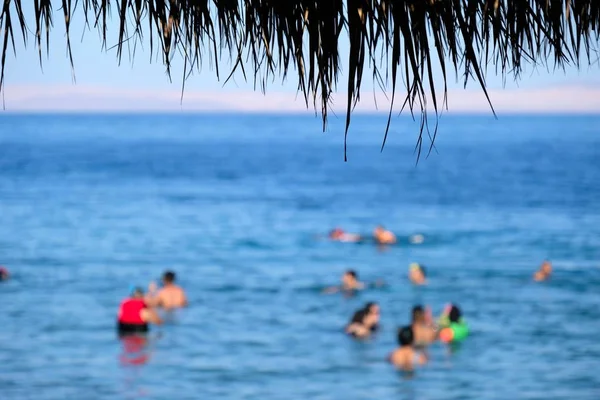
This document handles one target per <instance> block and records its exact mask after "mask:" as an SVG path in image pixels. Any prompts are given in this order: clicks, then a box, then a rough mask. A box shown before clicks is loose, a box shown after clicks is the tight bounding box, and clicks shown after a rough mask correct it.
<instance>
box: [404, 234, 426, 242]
mask: <svg viewBox="0 0 600 400" xmlns="http://www.w3.org/2000/svg"><path fill="white" fill-rule="evenodd" d="M408 241H409V242H410V243H411V244H421V243H423V242H424V241H425V236H423V235H421V234H417V235H412V236H411V237H410V238H409V239H408Z"/></svg>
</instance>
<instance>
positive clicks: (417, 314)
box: [412, 304, 425, 322]
mask: <svg viewBox="0 0 600 400" xmlns="http://www.w3.org/2000/svg"><path fill="white" fill-rule="evenodd" d="M424 316H425V309H424V308H423V306H422V305H420V304H418V305H416V306H414V307H413V309H412V322H416V321H417V320H418V319H422V318H423V317H424Z"/></svg>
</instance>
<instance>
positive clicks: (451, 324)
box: [438, 304, 469, 343]
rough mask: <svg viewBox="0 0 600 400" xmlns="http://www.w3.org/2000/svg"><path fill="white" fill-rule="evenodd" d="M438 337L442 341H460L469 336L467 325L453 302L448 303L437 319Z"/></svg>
mask: <svg viewBox="0 0 600 400" xmlns="http://www.w3.org/2000/svg"><path fill="white" fill-rule="evenodd" d="M438 324H439V326H440V331H439V338H440V340H441V341H442V342H444V343H456V342H461V341H463V340H465V339H466V337H467V336H469V326H468V325H467V324H466V322H465V321H464V319H463V318H462V312H461V311H460V308H458V306H457V305H455V304H448V305H447V306H446V307H445V308H444V311H443V312H442V315H441V316H440V318H439V320H438Z"/></svg>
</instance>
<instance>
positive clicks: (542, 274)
mask: <svg viewBox="0 0 600 400" xmlns="http://www.w3.org/2000/svg"><path fill="white" fill-rule="evenodd" d="M550 275H552V264H550V261H547V260H545V261H544V262H543V263H542V265H541V266H540V269H539V270H537V271H536V272H535V274H534V275H533V279H534V280H535V281H537V282H541V281H545V280H547V279H548V278H550Z"/></svg>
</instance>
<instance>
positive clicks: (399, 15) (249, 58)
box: [0, 0, 600, 152]
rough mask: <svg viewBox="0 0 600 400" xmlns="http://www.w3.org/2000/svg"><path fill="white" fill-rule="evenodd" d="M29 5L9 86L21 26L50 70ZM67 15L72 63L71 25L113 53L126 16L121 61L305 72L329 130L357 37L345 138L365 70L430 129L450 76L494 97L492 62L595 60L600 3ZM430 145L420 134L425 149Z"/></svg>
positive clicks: (120, 6)
mask: <svg viewBox="0 0 600 400" xmlns="http://www.w3.org/2000/svg"><path fill="white" fill-rule="evenodd" d="M22 3H23V2H22V1H21V0H4V2H3V5H2V8H1V11H0V35H2V36H1V37H0V40H1V42H0V43H1V46H2V59H1V70H0V90H2V87H3V85H4V65H5V60H6V53H7V49H8V45H9V42H10V44H11V46H12V47H13V49H14V48H15V46H14V41H15V34H14V30H15V29H16V28H19V29H20V31H21V37H22V40H23V41H24V42H25V44H27V39H28V34H29V33H28V28H31V27H33V26H35V31H34V32H35V33H34V39H35V41H34V43H35V46H36V47H37V49H38V53H39V59H40V64H41V63H42V48H43V47H44V43H43V42H44V41H45V46H46V52H48V51H49V43H48V42H49V31H50V29H51V28H52V27H53V6H52V5H53V2H52V1H51V0H33V4H34V11H35V20H33V21H31V20H27V19H26V17H25V13H24V12H23V7H22ZM54 3H56V1H55V2H54ZM111 5H113V6H114V5H116V7H112V8H111ZM60 8H61V9H62V18H61V19H62V20H63V22H64V27H65V30H66V33H67V35H66V41H67V49H68V56H69V59H70V62H71V66H73V65H74V60H73V55H72V53H71V38H70V36H71V35H70V33H71V32H70V26H71V22H72V20H73V18H74V17H75V18H85V22H86V25H87V27H88V28H90V29H91V28H92V27H93V28H97V29H98V30H99V31H100V33H101V36H102V41H103V43H102V46H103V48H105V49H106V48H107V45H108V43H106V40H107V30H108V20H109V19H110V18H117V21H118V28H115V29H118V31H117V33H118V38H119V39H118V43H117V44H116V45H115V46H113V47H116V53H117V58H118V60H119V62H120V61H121V59H122V57H123V48H124V46H126V45H128V44H129V42H130V40H132V39H133V40H134V42H135V41H138V40H139V41H146V43H149V44H150V49H151V57H152V54H155V50H157V49H158V50H159V51H160V53H161V54H162V59H163V62H164V64H165V66H166V69H167V72H168V73H169V75H170V72H171V60H172V59H173V58H174V57H177V56H179V57H182V58H183V60H184V80H185V79H187V78H188V77H189V76H190V74H191V73H192V72H193V71H195V70H197V69H198V68H199V67H200V65H201V62H202V61H203V57H205V58H206V57H208V59H209V60H211V63H214V66H215V71H216V74H217V78H220V77H221V70H220V69H219V66H220V63H219V61H220V60H221V59H222V58H223V56H224V55H229V56H231V57H232V60H233V61H232V64H233V70H232V71H229V72H228V74H227V77H226V78H225V82H226V81H227V80H228V79H229V78H230V77H231V76H232V75H233V73H234V71H236V70H238V69H239V70H240V71H241V72H242V74H243V75H244V77H247V76H248V75H249V74H250V75H251V76H253V79H254V84H255V88H256V87H260V88H261V90H263V91H264V90H265V88H266V84H267V81H268V79H272V78H274V77H275V76H277V75H280V76H282V78H284V79H285V78H286V76H287V73H288V71H289V70H295V72H296V73H297V77H298V90H299V91H301V92H302V93H303V95H304V98H305V101H306V104H307V106H308V105H309V104H310V103H312V105H313V106H314V107H315V110H316V109H317V107H319V106H320V108H321V114H322V117H323V126H324V127H325V124H326V121H327V114H328V109H329V106H330V97H331V94H332V92H333V91H334V90H335V89H336V85H337V81H338V77H339V74H340V57H339V47H338V46H339V43H340V42H341V41H342V40H349V45H350V47H349V59H348V60H347V61H348V64H347V68H348V70H347V79H348V82H347V90H348V99H347V102H348V103H347V114H346V134H347V132H348V126H349V125H350V120H351V114H352V109H353V107H354V106H355V104H356V103H357V102H358V101H359V100H360V89H361V86H362V80H363V73H364V70H365V67H366V66H367V65H370V67H371V69H372V71H373V77H372V78H373V80H374V81H375V82H376V83H377V84H378V85H380V86H381V87H382V88H385V87H387V85H388V84H391V92H392V93H391V96H392V98H391V100H392V107H393V103H394V97H395V94H396V91H398V90H399V89H400V88H399V83H400V80H402V84H403V87H404V89H405V90H406V96H405V98H404V102H403V105H402V109H404V108H405V107H408V108H409V110H410V111H411V113H412V112H414V111H420V118H421V126H422V128H426V127H427V109H426V105H427V102H428V101H431V102H432V105H433V108H434V109H435V112H436V114H438V113H440V112H441V111H442V110H443V109H444V108H445V107H447V105H446V104H447V102H446V87H447V80H448V74H450V73H452V72H454V73H455V74H456V75H457V76H458V74H460V73H462V75H463V78H464V83H465V85H466V83H467V82H468V81H469V80H471V79H474V80H476V81H477V82H478V83H479V85H480V86H481V88H482V89H483V91H484V92H485V91H486V84H485V75H486V71H487V68H488V65H490V64H493V65H494V66H495V73H498V74H501V75H502V76H504V77H506V76H509V75H512V76H513V77H514V78H515V79H518V78H519V77H520V73H521V70H522V67H523V64H524V63H534V64H543V65H544V64H546V63H547V61H548V60H551V61H553V67H555V68H557V67H559V68H560V67H563V66H564V65H565V64H567V63H571V64H574V65H576V66H580V63H581V61H582V57H585V60H587V61H588V62H590V60H593V61H596V59H594V57H595V54H593V53H595V52H596V50H597V45H598V38H599V34H600V1H598V0H566V1H561V0H504V1H501V0H404V1H400V0H346V1H345V2H344V1H343V0H319V1H315V0H312V1H309V0H211V1H209V0H168V1H166V0H118V1H113V2H112V3H111V2H110V0H76V1H74V2H73V1H72V0H61V2H60ZM115 10H116V12H115ZM76 12H79V13H76ZM344 31H345V32H346V33H347V36H346V35H342V32H344ZM44 33H45V35H44ZM44 36H45V39H44ZM365 63H368V64H367V65H365ZM248 66H249V67H250V68H253V71H251V72H250V73H248V71H246V70H245V67H248ZM436 67H439V68H440V69H441V71H442V81H443V85H444V98H443V99H438V98H437V97H436V94H435V89H434V84H435V79H434V74H433V69H434V68H436ZM183 88H184V86H183V85H182V90H183ZM182 93H183V92H182ZM486 96H487V92H486ZM488 101H489V97H488ZM490 106H491V102H490ZM390 117H391V110H390ZM389 122H390V120H389V119H388V125H387V128H386V136H387V132H388V129H389ZM425 131H427V132H429V130H428V129H425ZM422 133H423V129H422V130H421V134H422ZM434 134H435V133H434ZM384 144H385V138H384ZM421 144H422V136H420V137H419V142H418V144H417V145H418V150H419V152H420V149H421ZM432 144H433V138H432ZM430 149H431V148H430Z"/></svg>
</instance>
